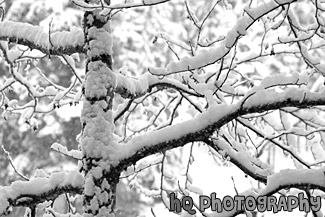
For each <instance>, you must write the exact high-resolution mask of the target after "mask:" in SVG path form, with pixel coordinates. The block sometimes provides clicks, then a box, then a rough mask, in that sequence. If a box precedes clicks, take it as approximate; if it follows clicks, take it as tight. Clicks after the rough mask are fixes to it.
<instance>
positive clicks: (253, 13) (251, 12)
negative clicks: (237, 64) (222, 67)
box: [150, 0, 296, 75]
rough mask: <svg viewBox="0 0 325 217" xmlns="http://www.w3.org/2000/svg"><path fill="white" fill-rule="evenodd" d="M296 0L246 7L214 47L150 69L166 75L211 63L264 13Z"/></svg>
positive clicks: (224, 52) (218, 58) (226, 52)
mask: <svg viewBox="0 0 325 217" xmlns="http://www.w3.org/2000/svg"><path fill="white" fill-rule="evenodd" d="M295 1H296V0H285V1H270V2H268V3H264V4H261V5H260V6H258V7H256V8H250V9H246V10H245V13H244V15H243V16H242V17H241V18H240V19H239V20H238V22H237V24H236V25H235V26H234V27H233V28H232V29H231V30H230V31H229V32H228V33H227V35H226V37H225V39H224V40H223V41H222V42H221V43H220V45H219V46H218V47H216V48H211V49H210V50H203V51H201V52H199V53H198V55H196V56H187V57H184V58H181V59H180V60H179V61H175V62H174V61H172V62H170V63H169V64H168V65H167V67H166V68H159V69H157V68H150V71H151V72H152V73H153V74H156V75H168V74H173V73H176V72H183V71H187V70H194V69H198V68H201V67H204V66H207V65H211V64H213V63H215V62H217V61H218V60H220V59H222V58H223V57H224V56H226V55H227V54H228V53H229V51H230V49H231V48H232V47H233V46H234V45H235V44H236V43H237V41H238V39H239V38H240V37H241V36H243V35H245V34H246V31H247V29H248V28H249V27H250V26H251V25H252V24H253V23H254V22H256V21H257V20H258V19H259V18H261V17H263V16H264V15H265V14H268V13H270V12H271V11H273V10H275V9H277V8H279V7H281V6H282V5H285V4H290V3H293V2H295Z"/></svg>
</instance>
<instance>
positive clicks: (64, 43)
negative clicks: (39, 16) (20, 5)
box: [0, 21, 84, 55]
mask: <svg viewBox="0 0 325 217" xmlns="http://www.w3.org/2000/svg"><path fill="white" fill-rule="evenodd" d="M0 40H7V41H9V42H12V43H16V44H21V45H25V46H28V47H29V48H30V49H37V50H40V51H42V52H43V53H45V54H52V55H63V54H72V53H76V52H78V53H84V49H83V45H84V35H83V32H82V31H81V30H79V29H73V30H72V31H70V32H69V31H59V32H54V33H51V34H50V35H49V34H48V33H47V32H45V31H44V30H43V28H42V27H39V26H33V25H31V24H28V23H19V22H12V21H3V22H0Z"/></svg>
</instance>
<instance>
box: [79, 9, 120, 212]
mask: <svg viewBox="0 0 325 217" xmlns="http://www.w3.org/2000/svg"><path fill="white" fill-rule="evenodd" d="M83 22H84V23H83V25H84V33H85V50H86V55H87V64H86V77H85V83H84V86H83V94H84V97H85V98H84V101H83V110H82V114H81V124H82V134H81V138H80V144H81V148H82V151H83V160H82V170H83V172H84V173H85V188H84V192H83V202H84V205H83V206H84V216H86V217H92V216H107V217H108V216H115V214H114V213H113V211H114V206H115V198H116V197H115V192H116V185H117V183H118V179H119V173H116V172H115V173H114V172H112V171H111V168H112V167H111V165H112V162H113V157H114V150H116V148H114V147H116V144H117V143H116V142H115V140H114V136H113V132H114V122H113V116H112V103H113V98H114V87H115V84H114V74H113V72H112V71H111V69H112V37H111V33H110V20H109V18H107V17H103V16H101V15H100V14H99V11H90V12H85V14H84V20H83Z"/></svg>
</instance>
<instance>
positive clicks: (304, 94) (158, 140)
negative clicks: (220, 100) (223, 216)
mask: <svg viewBox="0 0 325 217" xmlns="http://www.w3.org/2000/svg"><path fill="white" fill-rule="evenodd" d="M317 105H325V91H323V92H317V93H315V92H310V91H308V90H303V89H299V88H295V87H292V88H288V89H286V90H285V91H283V92H277V91H276V90H271V89H267V90H260V91H257V92H256V93H255V94H252V95H248V96H246V97H244V98H243V99H242V100H241V101H239V102H238V103H237V104H233V105H225V104H221V105H213V106H211V107H209V108H208V110H206V111H204V112H202V113H201V114H198V115H197V116H196V117H195V118H193V119H191V120H188V121H185V122H182V123H179V124H176V125H173V126H169V127H166V128H163V129H160V130H157V131H152V132H148V133H145V134H143V135H140V136H136V137H134V138H133V139H131V140H130V141H129V142H127V143H126V144H125V145H123V146H122V147H121V148H120V150H119V151H120V153H119V158H120V159H121V160H122V161H121V163H120V165H123V166H129V165H131V164H134V163H135V162H136V161H138V160H139V159H141V158H142V157H144V156H148V155H150V154H154V153H157V152H159V151H163V150H168V149H172V148H176V147H181V146H184V145H185V144H187V143H189V142H195V141H203V142H205V141H206V140H208V139H209V138H210V136H211V135H212V134H213V133H214V132H215V130H217V129H219V128H220V127H222V126H223V125H224V124H226V123H228V122H229V121H231V120H233V119H235V118H237V117H240V116H242V115H246V114H250V113H255V112H264V111H268V110H274V109H279V108H283V107H299V108H304V107H310V106H317Z"/></svg>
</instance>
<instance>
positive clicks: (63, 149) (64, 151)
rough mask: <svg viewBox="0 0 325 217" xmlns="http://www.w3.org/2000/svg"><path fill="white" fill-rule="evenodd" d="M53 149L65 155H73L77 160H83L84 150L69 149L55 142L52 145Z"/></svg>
mask: <svg viewBox="0 0 325 217" xmlns="http://www.w3.org/2000/svg"><path fill="white" fill-rule="evenodd" d="M51 149H52V150H54V151H56V152H59V153H61V154H63V155H66V156H68V157H72V158H74V159H77V160H81V159H82V152H81V151H79V150H70V151H68V149H67V148H66V147H64V146H63V145H61V144H59V143H57V142H55V143H53V144H52V145H51Z"/></svg>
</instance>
